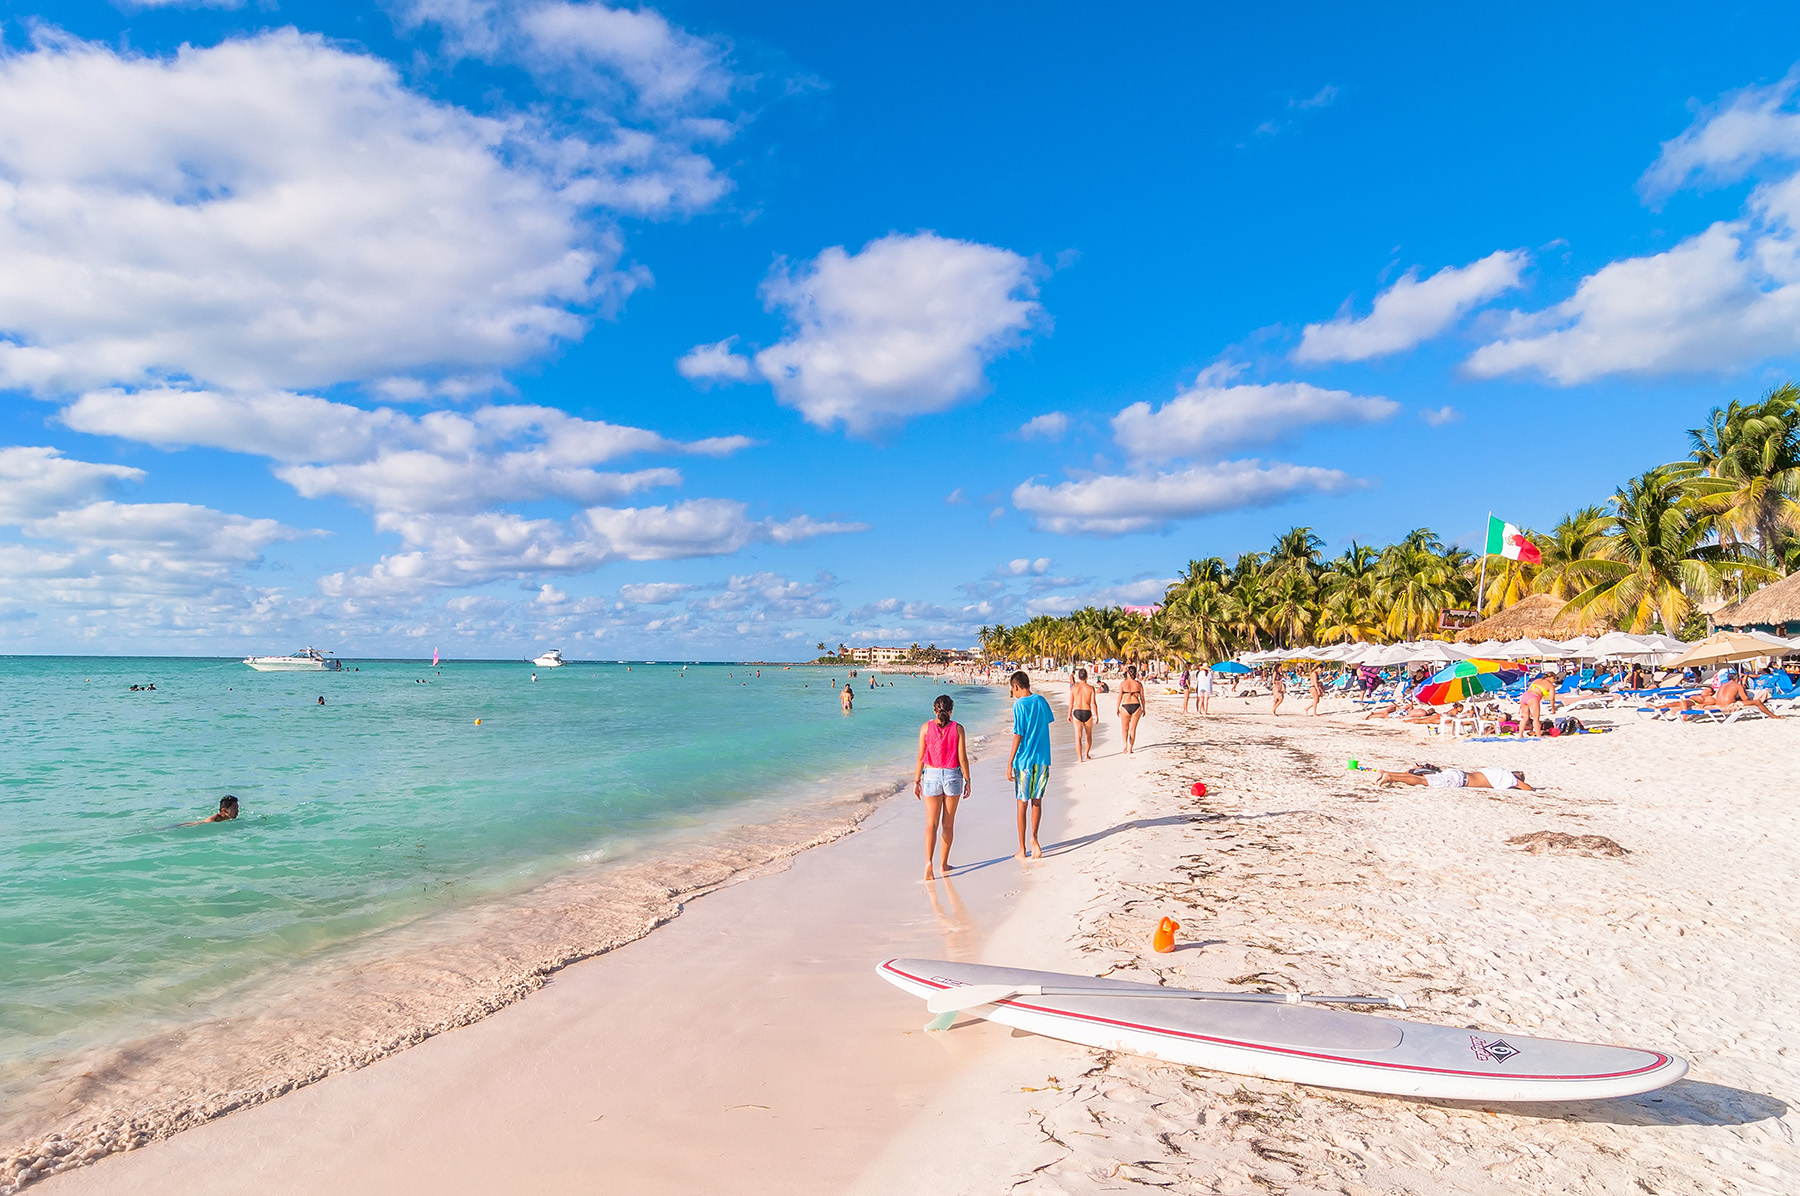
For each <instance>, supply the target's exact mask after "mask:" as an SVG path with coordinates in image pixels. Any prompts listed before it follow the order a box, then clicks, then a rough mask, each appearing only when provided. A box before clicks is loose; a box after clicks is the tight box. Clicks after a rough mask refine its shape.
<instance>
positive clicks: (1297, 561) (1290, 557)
mask: <svg viewBox="0 0 1800 1196" xmlns="http://www.w3.org/2000/svg"><path fill="white" fill-rule="evenodd" d="M1323 547H1325V541H1324V540H1321V539H1320V538H1319V537H1318V536H1315V535H1314V534H1313V529H1312V528H1310V527H1291V528H1289V529H1288V530H1287V531H1285V532H1283V533H1282V534H1281V535H1279V536H1277V537H1275V544H1274V547H1272V548H1270V549H1269V560H1268V571H1269V575H1270V577H1271V578H1274V577H1281V576H1284V575H1286V574H1288V573H1295V572H1297V573H1300V574H1302V575H1304V576H1305V577H1306V578H1308V579H1309V580H1311V579H1315V578H1317V577H1318V575H1319V571H1320V565H1319V550H1320V549H1321V548H1323Z"/></svg>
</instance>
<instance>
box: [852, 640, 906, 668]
mask: <svg viewBox="0 0 1800 1196" xmlns="http://www.w3.org/2000/svg"><path fill="white" fill-rule="evenodd" d="M910 651H912V649H911V648H879V647H876V646H874V645H872V644H871V645H870V646H869V647H867V648H853V649H851V651H850V659H851V660H853V661H855V662H856V663H857V664H893V663H894V662H895V661H896V660H901V659H903V658H904V657H905V656H906V654H907V653H908V652H910Z"/></svg>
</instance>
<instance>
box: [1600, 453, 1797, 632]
mask: <svg viewBox="0 0 1800 1196" xmlns="http://www.w3.org/2000/svg"><path fill="white" fill-rule="evenodd" d="M1688 480H1689V474H1688V471H1686V470H1684V469H1683V468H1682V467H1680V466H1668V465H1659V466H1657V467H1656V468H1655V469H1651V470H1648V471H1646V472H1644V473H1642V474H1639V475H1638V476H1637V477H1635V478H1632V479H1631V481H1629V482H1627V483H1626V484H1625V486H1624V488H1623V489H1621V490H1620V491H1619V492H1618V493H1617V494H1615V495H1613V500H1612V507H1613V513H1612V514H1611V515H1610V516H1608V517H1607V526H1608V529H1609V530H1610V531H1611V533H1612V534H1611V535H1610V536H1609V537H1608V538H1607V541H1606V545H1605V554H1604V556H1601V557H1597V558H1594V559H1591V560H1589V561H1588V563H1587V566H1586V568H1587V570H1588V571H1589V572H1590V573H1591V574H1592V575H1593V576H1594V577H1595V578H1596V580H1595V581H1594V582H1593V583H1592V584H1591V585H1589V586H1588V587H1587V588H1586V589H1585V590H1583V591H1581V592H1580V593H1579V594H1577V595H1575V596H1574V597H1573V598H1572V599H1570V600H1569V609H1570V610H1571V611H1572V612H1574V614H1575V615H1576V617H1577V621H1578V623H1579V624H1580V625H1581V626H1592V625H1593V624H1595V623H1598V622H1600V621H1602V620H1605V621H1610V622H1613V623H1615V624H1618V625H1619V626H1620V627H1621V628H1622V629H1623V630H1626V631H1630V632H1633V633H1636V634H1642V633H1643V632H1646V631H1650V630H1652V629H1653V628H1655V627H1656V626H1657V625H1659V624H1660V625H1661V626H1662V628H1663V629H1664V630H1665V631H1674V630H1675V629H1676V628H1678V627H1680V626H1681V624H1682V622H1683V620H1685V619H1686V618H1687V616H1688V612H1689V611H1690V610H1692V609H1693V604H1694V600H1695V599H1696V598H1710V597H1712V596H1713V595H1714V594H1717V593H1718V592H1719V590H1720V589H1721V588H1722V587H1723V586H1724V585H1725V584H1726V583H1727V581H1729V580H1730V579H1731V578H1732V577H1733V576H1735V575H1744V574H1748V575H1751V576H1756V577H1767V576H1771V575H1772V574H1771V571H1770V570H1768V569H1766V568H1764V567H1762V566H1760V565H1755V564H1751V563H1749V562H1744V561H1733V560H1731V559H1730V558H1729V556H1728V555H1727V553H1726V552H1725V551H1724V549H1722V548H1721V547H1720V546H1719V545H1718V544H1715V543H1709V541H1710V540H1711V539H1712V537H1713V527H1712V521H1711V519H1710V518H1709V517H1708V516H1707V515H1706V513H1705V512H1704V511H1703V510H1702V509H1700V505H1699V503H1698V502H1696V501H1695V500H1694V498H1693V496H1692V495H1691V494H1690V492H1689V490H1688V487H1687V484H1686V483H1687V482H1688Z"/></svg>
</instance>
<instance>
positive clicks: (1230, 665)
mask: <svg viewBox="0 0 1800 1196" xmlns="http://www.w3.org/2000/svg"><path fill="white" fill-rule="evenodd" d="M1212 671H1213V672H1215V673H1248V672H1249V671H1250V666H1249V665H1247V664H1239V663H1238V662H1237V661H1235V660H1223V661H1220V662H1219V663H1218V664H1215V665H1213V666H1212Z"/></svg>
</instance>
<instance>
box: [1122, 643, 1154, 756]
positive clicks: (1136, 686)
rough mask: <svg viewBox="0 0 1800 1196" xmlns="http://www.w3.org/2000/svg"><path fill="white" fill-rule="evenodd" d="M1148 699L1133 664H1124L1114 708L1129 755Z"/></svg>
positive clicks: (1135, 744)
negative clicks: (1123, 677) (1117, 698)
mask: <svg viewBox="0 0 1800 1196" xmlns="http://www.w3.org/2000/svg"><path fill="white" fill-rule="evenodd" d="M1148 701H1149V699H1148V697H1146V695H1145V694H1144V683H1143V682H1142V681H1139V680H1138V671H1137V666H1136V665H1135V664H1132V665H1126V666H1125V680H1123V681H1121V682H1119V702H1118V706H1117V707H1116V709H1117V710H1118V713H1119V730H1120V731H1121V732H1122V733H1123V734H1124V736H1125V754H1126V755H1127V756H1129V755H1131V752H1132V749H1133V748H1134V747H1136V746H1137V726H1138V720H1139V719H1141V718H1143V717H1144V706H1145V704H1146V703H1147V702H1148Z"/></svg>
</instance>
